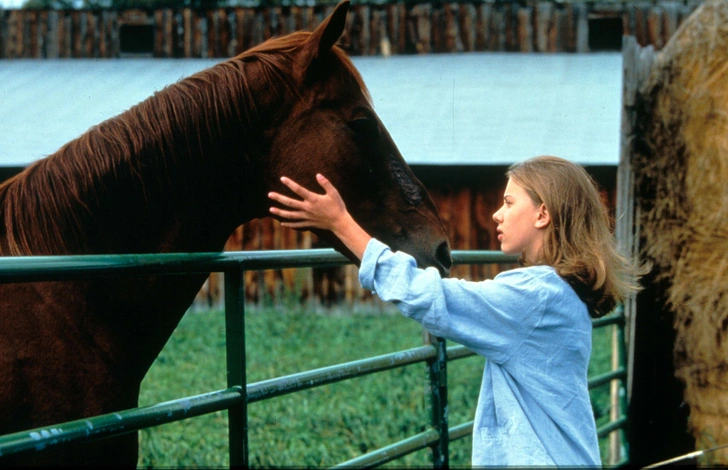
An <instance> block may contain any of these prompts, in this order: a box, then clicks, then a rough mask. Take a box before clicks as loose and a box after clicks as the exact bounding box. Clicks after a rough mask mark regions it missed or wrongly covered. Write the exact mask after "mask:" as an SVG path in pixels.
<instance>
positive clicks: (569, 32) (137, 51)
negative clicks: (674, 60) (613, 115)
mask: <svg viewBox="0 0 728 470" xmlns="http://www.w3.org/2000/svg"><path fill="white" fill-rule="evenodd" d="M700 3H701V2H700V1H698V0H685V1H665V0H657V1H654V2H653V1H651V2H629V3H626V2H603V3H600V2H581V1H573V2H561V1H536V0H531V1H518V2H516V1H497V2H494V1H482V0H481V1H472V0H471V1H466V2H460V3H455V2H443V3H439V2H438V3H416V2H407V3H401V2H398V3H390V4H384V5H366V4H356V5H353V6H352V8H351V11H350V13H349V21H348V25H347V29H346V32H345V34H344V38H343V44H344V47H345V48H346V49H347V50H348V51H349V53H350V54H352V55H378V54H384V55H388V54H412V53H429V52H466V51H513V52H519V51H520V52H588V51H590V50H605V49H610V50H619V49H620V47H621V36H622V35H623V34H624V35H633V36H635V37H636V38H637V41H638V43H639V44H640V45H642V46H646V45H649V44H651V45H653V46H655V48H657V49H659V48H661V47H662V46H663V45H664V44H665V43H666V42H667V40H668V39H669V37H670V36H671V35H672V34H673V32H674V31H675V29H677V27H678V26H679V25H680V24H681V23H682V21H683V20H684V19H685V18H687V16H689V15H690V13H692V11H693V10H694V9H695V8H696V7H697V6H698V5H699V4H700ZM332 8H333V7H332V6H323V5H321V6H314V7H298V6H290V7H255V8H254V7H235V8H218V9H209V10H200V9H190V8H179V9H160V10H119V11H116V10H4V11H3V10H2V9H0V58H59V57H78V58H95V57H99V58H100V57H109V58H116V57H124V56H148V57H159V58H164V57H203V58H206V57H231V56H233V55H237V54H239V53H241V52H243V51H244V50H246V49H248V48H250V47H252V46H254V45H256V44H258V43H260V42H262V41H264V40H266V39H268V38H270V37H273V36H279V35H284V34H287V33H290V32H293V31H297V30H311V29H313V28H314V27H315V26H316V25H317V24H318V23H319V22H320V21H321V20H322V19H323V18H325V17H326V15H327V14H328V13H329V12H330V11H331V9H332Z"/></svg>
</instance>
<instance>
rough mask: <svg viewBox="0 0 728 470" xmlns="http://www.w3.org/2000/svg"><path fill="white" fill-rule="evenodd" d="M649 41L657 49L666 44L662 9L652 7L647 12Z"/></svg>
mask: <svg viewBox="0 0 728 470" xmlns="http://www.w3.org/2000/svg"><path fill="white" fill-rule="evenodd" d="M647 43H648V44H652V45H653V46H654V47H655V48H656V49H658V50H659V49H661V48H662V46H663V45H664V43H663V40H662V9H661V8H660V7H651V8H650V9H649V11H648V13H647Z"/></svg>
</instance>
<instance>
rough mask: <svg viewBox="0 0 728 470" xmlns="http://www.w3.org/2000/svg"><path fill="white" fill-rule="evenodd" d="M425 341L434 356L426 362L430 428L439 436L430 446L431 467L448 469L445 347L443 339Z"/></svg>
mask: <svg viewBox="0 0 728 470" xmlns="http://www.w3.org/2000/svg"><path fill="white" fill-rule="evenodd" d="M425 338H426V340H427V341H428V342H429V343H430V344H432V345H433V346H434V347H435V350H436V352H437V354H436V356H435V357H434V358H432V359H430V360H428V361H427V366H428V368H429V378H430V408H431V412H432V421H431V423H432V427H434V428H435V429H436V430H437V432H438V433H439V434H440V439H439V440H438V441H437V442H436V443H435V444H433V446H432V466H433V467H434V468H448V467H449V465H450V457H449V451H448V447H449V442H450V436H449V425H448V419H447V418H448V417H447V345H446V344H445V340H444V339H443V338H438V337H435V336H432V335H430V334H429V333H427V334H426V336H425Z"/></svg>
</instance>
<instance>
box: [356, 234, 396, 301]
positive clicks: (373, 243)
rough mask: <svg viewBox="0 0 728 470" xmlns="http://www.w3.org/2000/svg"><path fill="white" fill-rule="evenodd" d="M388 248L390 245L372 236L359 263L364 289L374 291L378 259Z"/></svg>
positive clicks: (360, 277)
mask: <svg viewBox="0 0 728 470" xmlns="http://www.w3.org/2000/svg"><path fill="white" fill-rule="evenodd" d="M386 250H389V247H388V246H387V245H385V244H384V243H382V242H380V241H379V240H377V239H376V238H372V239H371V240H369V243H367V247H366V249H365V250H364V256H362V258H361V264H360V265H359V282H360V283H361V286H362V287H363V288H364V289H367V290H370V291H372V292H373V291H374V273H375V272H376V269H377V261H378V260H379V257H380V256H381V255H382V253H384V252H385V251H386Z"/></svg>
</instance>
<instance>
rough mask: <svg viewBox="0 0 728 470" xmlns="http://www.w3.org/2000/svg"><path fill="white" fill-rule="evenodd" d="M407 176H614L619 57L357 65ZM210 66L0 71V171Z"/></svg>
mask: <svg viewBox="0 0 728 470" xmlns="http://www.w3.org/2000/svg"><path fill="white" fill-rule="evenodd" d="M353 60H354V63H355V64H356V66H357V67H358V68H359V70H360V72H361V74H362V76H363V77H364V81H365V82H366V83H367V86H368V87H369V90H370V92H371V95H372V98H373V101H374V107H375V110H376V111H377V113H378V114H379V116H380V117H381V119H382V121H383V122H384V124H385V126H386V127H387V129H388V130H389V132H390V134H391V135H392V137H393V138H394V140H395V142H396V143H397V145H398V147H399V149H400V151H401V152H402V155H403V156H404V158H405V160H407V162H408V163H410V164H435V165H437V164H466V165H467V164H472V165H508V164H511V163H513V162H515V161H519V160H523V159H525V158H529V157H531V156H535V155H542V154H551V155H558V156H562V157H564V158H568V159H570V160H573V161H576V162H578V163H581V164H584V165H617V162H618V160H619V132H620V116H621V84H622V59H621V55H620V54H619V53H588V54H520V53H463V54H428V55H416V56H414V55H412V56H401V55H400V56H391V57H354V58H353ZM216 62H217V60H213V59H97V60H94V59H62V60H31V59H28V60H2V61H0V166H25V165H27V164H28V163H30V162H32V161H34V160H36V159H39V158H42V157H44V156H46V155H48V154H50V153H53V152H54V151H56V150H57V149H58V148H59V147H60V146H61V145H63V144H64V143H66V142H67V141H69V140H71V139H73V138H75V137H77V136H78V135H80V134H82V133H83V132H85V131H86V130H87V129H88V128H89V127H91V126H93V125H94V124H97V123H99V122H101V121H102V120H104V119H107V118H109V117H112V116H114V115H116V114H118V113H120V112H122V111H124V110H126V109H128V108H129V107H130V106H132V105H134V104H136V103H138V102H139V101H141V100H143V99H145V98H147V97H148V96H150V95H151V94H152V93H153V92H154V91H155V90H158V89H161V88H162V87H164V86H166V85H168V84H170V83H174V82H175V81H177V80H179V79H180V78H182V77H184V76H187V75H190V74H192V73H194V72H196V71H198V70H201V69H203V68H205V67H209V66H211V65H213V64H214V63H216Z"/></svg>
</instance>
